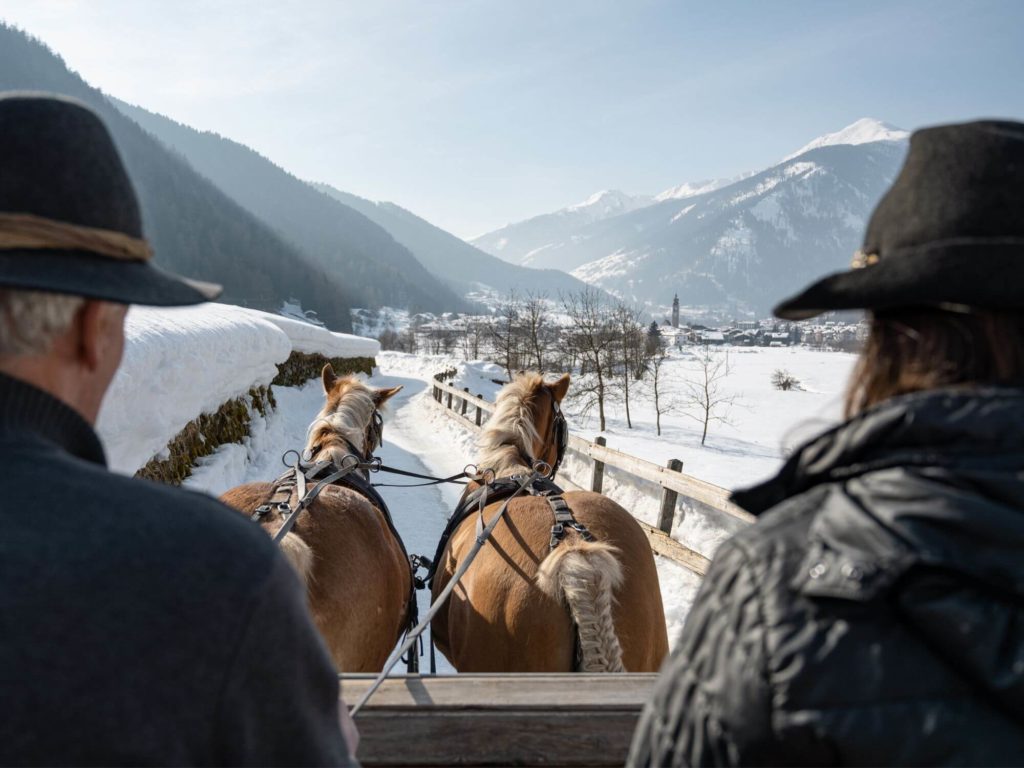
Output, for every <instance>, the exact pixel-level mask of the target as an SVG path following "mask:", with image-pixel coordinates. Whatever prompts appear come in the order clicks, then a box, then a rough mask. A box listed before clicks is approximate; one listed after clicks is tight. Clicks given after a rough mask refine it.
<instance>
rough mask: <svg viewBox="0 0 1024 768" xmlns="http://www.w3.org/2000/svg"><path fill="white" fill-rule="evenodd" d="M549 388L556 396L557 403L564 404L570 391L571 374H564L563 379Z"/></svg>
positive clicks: (549, 385)
mask: <svg viewBox="0 0 1024 768" xmlns="http://www.w3.org/2000/svg"><path fill="white" fill-rule="evenodd" d="M548 387H549V388H550V389H551V394H552V395H554V396H555V402H556V403H560V402H562V400H563V399H564V398H565V395H566V393H567V392H568V391H569V374H568V373H563V374H562V378H560V379H559V380H558V381H556V382H553V383H551V384H548Z"/></svg>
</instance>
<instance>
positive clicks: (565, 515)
mask: <svg viewBox="0 0 1024 768" xmlns="http://www.w3.org/2000/svg"><path fill="white" fill-rule="evenodd" d="M547 500H548V504H549V505H550V506H551V513H552V514H553V515H554V517H555V524H554V525H552V526H551V549H554V548H555V547H557V546H558V545H559V544H561V543H562V539H564V538H565V531H566V529H567V528H572V530H574V531H576V533H578V534H579V535H580V536H581V537H582V538H583V540H584V541H594V534H592V533H591V532H590V531H589V530H587V526H585V525H584V524H583V523H581V522H579V521H578V520H577V519H576V518H575V517H574V516H573V514H572V510H571V509H569V504H568V503H567V502H566V501H565V499H563V498H562V495H561V493H558V494H556V495H553V496H548V497H547Z"/></svg>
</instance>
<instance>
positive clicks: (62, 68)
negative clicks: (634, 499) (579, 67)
mask: <svg viewBox="0 0 1024 768" xmlns="http://www.w3.org/2000/svg"><path fill="white" fill-rule="evenodd" d="M0 90H34V91H48V92H54V93H61V94H65V95H69V96H72V97H75V98H78V99H80V100H81V101H83V102H85V103H86V104H88V105H90V106H91V107H92V108H93V109H95V110H96V111H97V112H98V113H99V114H100V116H101V117H102V118H103V119H104V121H105V122H106V124H107V126H108V127H109V129H110V131H111V134H112V135H113V137H114V140H115V142H116V144H117V145H118V148H119V150H120V151H121V153H122V156H123V158H124V161H125V164H126V166H127V167H128V170H129V173H130V174H131V176H132V179H133V180H134V182H135V185H136V188H137V191H138V194H139V198H140V204H141V207H142V212H143V221H144V228H145V232H146V233H147V236H148V238H149V240H150V241H151V242H152V244H153V246H154V250H155V252H156V259H157V261H158V262H159V263H161V264H162V265H163V266H165V267H167V268H168V269H172V270H175V271H178V272H182V273H184V274H187V275H190V276H193V277H196V278H199V279H203V280H210V281H214V282H219V283H222V284H223V285H224V286H225V294H224V299H225V300H227V301H230V302H234V303H238V304H242V305H246V306H255V307H259V308H262V309H268V310H271V311H277V310H278V309H280V308H281V307H282V305H283V304H284V303H285V302H286V301H288V300H289V299H294V300H296V301H298V302H299V303H301V305H302V307H303V308H304V309H307V310H315V311H316V312H317V313H318V314H319V316H320V318H321V319H322V320H323V321H324V322H325V323H326V324H327V325H328V326H329V327H332V328H334V329H336V330H349V329H350V328H351V311H352V310H353V309H354V308H356V307H366V308H371V309H375V308H379V307H382V306H391V307H395V308H399V309H405V310H409V311H410V312H421V311H429V312H435V313H440V312H446V311H456V312H458V311H469V310H472V309H473V307H474V305H473V304H472V303H471V302H470V301H469V300H467V298H466V297H467V296H474V297H475V296H480V295H486V294H488V293H491V294H492V295H493V294H494V293H499V294H500V293H505V292H507V291H508V290H516V291H519V292H520V293H525V292H527V291H535V292H539V291H546V292H547V293H548V294H549V295H551V296H557V294H559V293H563V292H570V291H576V290H579V289H580V288H582V287H583V285H584V283H589V284H591V285H594V286H597V287H600V288H603V289H605V290H607V291H608V292H610V293H614V294H617V295H619V296H621V297H623V298H626V299H629V300H632V301H638V302H642V303H646V304H648V305H651V306H652V307H661V306H665V305H667V304H668V303H669V302H671V300H672V295H673V294H678V295H679V297H680V299H681V300H682V301H683V302H684V303H685V304H690V305H704V306H729V307H735V308H742V309H744V310H749V311H755V312H763V311H764V310H766V309H768V308H769V307H770V306H771V305H772V304H774V303H775V302H776V301H777V300H778V299H779V298H781V297H782V296H784V295H785V294H787V293H789V292H791V291H793V290H795V289H796V288H798V287H800V286H801V285H802V284H804V283H806V282H807V281H809V280H811V279H813V278H815V277H818V276H820V275H822V274H825V273H827V272H830V271H833V270H835V269H841V268H843V267H844V266H845V265H846V264H847V263H848V261H849V258H850V255H851V254H852V253H853V251H854V250H855V249H856V248H857V246H858V245H859V243H860V238H861V234H862V232H863V228H864V224H865V221H866V219H867V217H868V215H869V213H870V211H871V209H872V207H873V206H874V204H875V203H876V202H877V200H878V199H879V197H880V196H881V195H882V193H883V192H884V190H885V189H886V187H887V186H888V185H889V184H890V182H891V181H892V179H893V177H894V176H895V174H896V173H897V171H898V168H899V165H900V162H901V160H902V158H903V155H904V154H905V150H906V143H907V142H906V137H907V133H906V132H905V131H902V130H900V129H898V128H895V127H893V126H891V125H887V124H885V123H882V122H879V121H877V120H872V119H868V118H865V119H862V120H858V121H857V122H855V123H853V124H852V125H850V126H847V127H846V128H844V129H842V130H840V131H837V132H835V133H830V134H827V135H825V136H821V137H819V138H817V139H814V140H813V141H811V142H809V143H808V144H806V145H804V146H803V147H801V148H800V149H799V150H797V151H796V152H794V153H792V154H790V155H788V156H787V157H785V158H784V159H783V160H782V161H780V162H779V163H777V164H774V165H772V166H771V167H769V168H766V169H763V170H760V171H757V172H751V173H747V174H743V175H741V176H738V177H734V178H730V179H709V180H703V181H699V182H687V183H684V184H681V185H678V186H675V187H672V188H671V189H668V190H665V191H663V192H662V193H660V194H657V195H651V196H646V195H629V194H625V193H623V192H619V191H615V190H604V191H602V192H599V193H597V194H595V195H592V196H591V197H590V198H588V199H587V200H585V201H583V202H581V203H578V204H576V205H572V206H569V207H567V208H565V209H562V210H560V211H555V212H553V213H550V214H545V215H542V216H538V217H534V218H532V219H529V220H527V221H524V222H519V223H516V224H509V225H507V226H505V227H502V228H501V229H499V230H496V231H494V232H491V233H488V234H486V235H483V236H481V237H479V238H476V239H475V240H473V241H472V242H471V243H466V242H464V241H462V240H460V239H459V238H457V237H455V236H454V235H451V234H450V233H448V232H445V231H444V230H442V229H439V228H438V227H435V226H433V225H432V224H430V223H429V222H427V221H425V220H423V219H422V218H420V217H418V216H416V215H415V214H414V213H412V212H410V211H408V210H406V209H404V208H402V207H400V206H398V205H395V204H393V203H384V202H374V201H370V200H367V199H365V198H362V197H359V196H358V195H355V194H351V193H348V192H343V191H341V190H338V189H336V188H334V187H331V186H328V185H324V184H310V183H307V182H305V181H303V180H301V179H298V178H296V177H295V176H293V175H291V174H289V173H288V172H287V171H285V170H283V169H282V168H280V167H278V166H277V165H275V164H274V163H273V162H272V161H271V160H269V159H267V158H265V157H263V156H261V155H260V154H258V153H257V152H255V151H253V150H252V149H250V148H248V147H245V146H244V145H242V144H239V143H237V142H234V141H231V140H230V139H227V138H225V137H222V136H219V135H217V134H213V133H208V132H201V131H198V130H195V129H193V128H190V127H189V126H185V125H181V124H179V123H177V122H175V121H173V120H171V119H169V118H167V117H164V116H161V115H158V114H155V113H152V112H149V111H147V110H145V109H143V108H141V107H137V106H133V105H130V104H127V103H124V102H120V101H117V100H115V99H112V98H111V97H108V96H106V95H105V94H103V93H102V92H100V91H99V90H97V89H95V88H93V87H91V86H90V85H89V84H88V83H86V82H85V81H84V80H82V78H81V77H79V76H78V75H77V74H76V73H74V72H72V71H71V70H69V69H68V67H67V66H66V65H65V64H64V62H63V60H62V59H61V58H60V57H59V56H58V55H56V54H55V53H53V52H52V51H51V50H50V49H49V48H47V47H46V46H45V45H44V44H42V43H41V42H39V41H37V40H35V39H33V38H31V37H30V36H28V35H26V34H25V33H24V32H22V31H20V30H17V29H15V28H12V27H8V26H5V25H3V24H0ZM538 267H543V269H537V268H538Z"/></svg>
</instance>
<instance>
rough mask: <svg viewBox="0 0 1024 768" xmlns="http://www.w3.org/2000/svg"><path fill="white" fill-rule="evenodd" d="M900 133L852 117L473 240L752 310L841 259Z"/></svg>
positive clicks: (896, 155) (660, 298) (617, 280)
mask: <svg viewBox="0 0 1024 768" xmlns="http://www.w3.org/2000/svg"><path fill="white" fill-rule="evenodd" d="M906 139H907V132H906V131H902V130H900V129H898V128H895V127H893V126H891V125H888V124H886V123H882V122H880V121H877V120H872V119H870V118H864V119H861V120H858V121H857V122H855V123H853V124H852V125H850V126H848V127H847V128H844V129H843V130H841V131H837V132H836V133H832V134H828V135H826V136H822V137H819V138H818V139H815V140H814V141H811V142H810V143H808V144H807V145H805V146H804V147H802V148H801V149H800V150H798V151H797V152H795V153H793V154H791V155H789V156H787V157H786V158H784V159H783V160H782V161H781V162H780V163H778V164H776V165H773V166H771V167H770V168H767V169H764V170H762V171H759V172H755V173H750V174H744V175H743V176H740V177H738V178H735V179H731V180H709V181H703V182H698V183H691V184H684V185H680V186H679V187H676V188H673V189H671V190H666V191H665V192H663V193H662V194H660V195H657V196H655V197H654V198H653V199H652V200H651V202H649V203H648V204H646V205H645V204H642V202H639V204H637V205H634V206H633V207H632V208H630V209H629V210H622V211H614V210H612V209H611V208H609V209H607V210H608V211H609V213H608V215H604V216H595V217H592V218H591V220H589V221H587V220H584V219H583V218H581V217H579V216H576V215H574V213H573V212H574V210H575V209H576V206H573V207H571V208H567V209H564V210H563V211H558V212H556V213H554V214H548V215H546V216H540V217H536V218H533V219H529V220H527V221H524V222H521V223H519V224H511V225H508V226H506V227H503V228H501V229H499V230H496V231H495V232H492V233H489V234H487V235H483V236H482V237H480V238H477V239H476V240H474V241H473V242H474V243H475V244H476V245H478V246H480V247H481V248H484V249H485V250H489V251H490V252H491V253H494V254H495V255H497V256H500V257H502V258H506V259H510V260H514V261H519V262H525V263H537V262H543V263H544V264H545V265H546V266H549V267H553V268H556V269H562V270H565V271H567V272H570V273H571V274H573V275H574V276H576V277H579V278H581V279H583V280H585V281H587V282H588V283H591V284H593V285H596V286H599V287H602V288H605V289H607V290H608V291H610V292H612V293H615V294H617V295H619V296H621V297H623V298H626V299H629V300H633V301H639V302H643V303H648V304H651V305H654V306H664V305H667V304H669V303H670V302H671V301H672V296H673V294H676V293H678V295H679V297H680V300H681V301H682V302H683V303H684V304H690V305H703V306H708V305H712V306H736V307H743V308H745V309H748V310H751V311H755V312H764V311H765V310H767V309H769V308H770V307H771V306H772V305H773V304H774V303H775V302H777V301H778V300H779V299H780V298H782V297H783V296H785V295H786V294H788V293H790V292H792V291H794V290H796V289H798V288H799V287H801V286H802V285H803V284H805V283H807V282H808V281H809V280H811V279H814V278H816V277H819V276H821V275H823V274H826V273H828V272H831V271H834V270H837V269H841V268H843V267H844V266H846V265H847V264H848V263H849V260H850V258H851V256H852V254H853V252H854V251H855V250H856V249H857V247H858V246H859V245H860V239H861V237H862V235H863V231H864V225H865V222H866V220H867V217H868V216H869V214H870V212H871V210H872V208H873V207H874V205H875V203H877V201H878V199H879V198H880V197H881V195H882V194H883V193H884V191H885V190H886V188H887V187H888V186H889V184H890V183H891V182H892V179H893V178H894V177H895V175H896V173H897V171H898V170H899V166H900V164H901V162H902V159H903V156H904V154H905V152H906V144H907V142H906ZM620 194H621V193H620ZM621 199H625V200H629V201H642V200H643V198H632V197H629V196H626V195H622V196H621Z"/></svg>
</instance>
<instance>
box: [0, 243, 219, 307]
mask: <svg viewBox="0 0 1024 768" xmlns="http://www.w3.org/2000/svg"><path fill="white" fill-rule="evenodd" d="M0 286H2V287H5V288H23V289H26V290H36V291H50V292H53V293H66V294H70V295H72V296H83V297H85V298H90V299H100V300H102V301H111V302H114V303H117V304H143V305H148V306H154V307H178V306H186V305H189V304H201V303H203V302H205V301H213V300H214V299H216V298H217V297H218V296H220V294H221V292H222V291H223V289H222V288H221V286H219V285H216V284H214V283H204V282H201V281H199V280H189V279H188V278H185V277H180V276H179V275H175V274H173V273H171V272H167V271H165V270H162V269H160V268H159V267H157V266H156V265H154V264H152V263H150V262H141V261H119V260H116V259H108V258H103V257H100V256H96V255H94V254H91V253H88V252H86V251H56V250H55V251H31V250H11V251H0Z"/></svg>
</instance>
